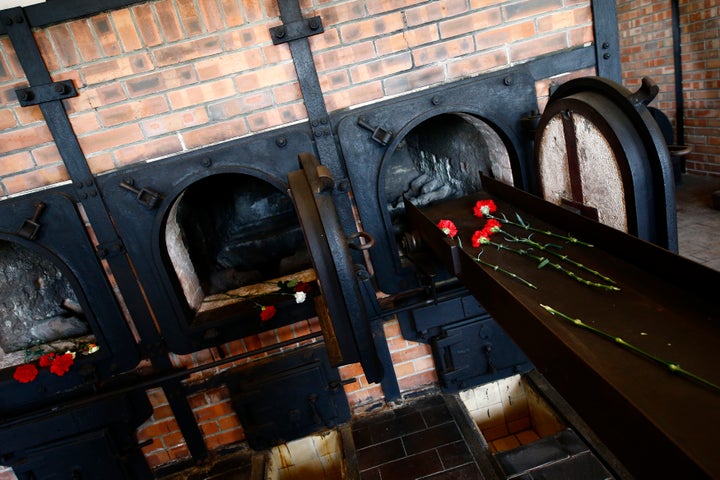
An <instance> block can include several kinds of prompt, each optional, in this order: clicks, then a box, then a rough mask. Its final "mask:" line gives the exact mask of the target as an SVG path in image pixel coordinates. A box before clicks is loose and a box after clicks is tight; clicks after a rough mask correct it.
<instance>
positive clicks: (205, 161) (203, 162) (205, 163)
mask: <svg viewBox="0 0 720 480" xmlns="http://www.w3.org/2000/svg"><path fill="white" fill-rule="evenodd" d="M200 164H201V165H202V166H203V167H205V168H207V167H209V166H211V165H212V158H210V157H203V159H202V160H200Z"/></svg>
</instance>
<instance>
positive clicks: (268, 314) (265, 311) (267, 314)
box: [260, 305, 277, 322]
mask: <svg viewBox="0 0 720 480" xmlns="http://www.w3.org/2000/svg"><path fill="white" fill-rule="evenodd" d="M276 312H277V310H276V309H275V307H273V306H272V305H269V306H267V307H265V306H263V307H262V308H261V310H260V320H262V321H263V322H267V321H268V320H270V319H271V318H272V317H274V316H275V313H276Z"/></svg>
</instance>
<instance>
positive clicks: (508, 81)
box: [503, 75, 515, 87]
mask: <svg viewBox="0 0 720 480" xmlns="http://www.w3.org/2000/svg"><path fill="white" fill-rule="evenodd" d="M514 82H515V79H514V78H513V77H512V75H508V76H507V77H505V78H503V83H504V84H505V85H507V86H508V87H509V86H510V85H512V84H513V83H514Z"/></svg>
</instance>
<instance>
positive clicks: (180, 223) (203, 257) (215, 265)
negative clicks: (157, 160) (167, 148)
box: [164, 173, 315, 326]
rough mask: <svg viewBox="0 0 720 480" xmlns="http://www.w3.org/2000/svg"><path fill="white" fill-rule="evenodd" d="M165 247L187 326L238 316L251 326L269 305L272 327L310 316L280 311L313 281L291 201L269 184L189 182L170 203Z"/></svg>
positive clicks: (222, 177) (229, 176)
mask: <svg viewBox="0 0 720 480" xmlns="http://www.w3.org/2000/svg"><path fill="white" fill-rule="evenodd" d="M164 242H165V247H166V248H167V254H168V257H169V259H170V262H171V263H172V269H173V270H174V272H175V275H176V278H177V280H178V282H179V284H180V287H181V288H182V292H183V294H184V298H185V299H186V301H187V304H188V306H189V308H190V310H191V312H193V313H192V318H191V319H190V322H191V323H192V324H193V326H198V325H203V324H208V323H213V322H220V321H224V320H227V319H228V318H229V317H236V316H238V315H239V316H243V317H249V318H250V319H253V320H254V321H253V323H254V324H257V323H258V322H259V321H261V320H262V318H261V316H262V315H261V313H262V312H263V307H269V306H273V307H275V309H276V312H277V313H276V315H277V318H276V320H278V319H283V318H285V319H290V318H292V319H295V320H299V319H301V318H298V317H306V316H308V315H310V316H312V315H313V312H312V311H311V310H310V311H309V310H308V309H306V308H300V309H299V310H298V309H296V308H293V309H290V310H288V309H287V308H283V307H286V306H290V305H292V304H297V303H298V302H297V300H299V298H300V297H296V296H295V295H293V293H295V291H296V289H297V288H298V286H303V285H305V286H304V287H302V288H304V289H305V290H308V291H309V290H310V289H312V286H311V283H312V282H314V280H315V274H314V272H313V271H312V269H311V266H312V264H311V261H310V258H309V256H308V250H307V247H306V245H305V241H304V238H303V233H302V230H301V228H300V224H299V222H298V218H297V216H296V214H295V210H294V207H293V204H292V201H291V199H290V197H289V196H288V195H287V193H286V192H283V191H282V190H280V189H279V188H277V187H276V186H274V185H272V184H271V183H269V182H267V181H264V180H262V179H260V178H257V177H255V176H252V175H246V174H240V173H225V174H218V175H212V176H209V177H205V178H203V179H201V180H198V181H196V182H194V183H193V184H191V185H190V186H189V187H188V188H186V189H185V190H184V191H183V192H182V193H181V194H180V195H179V196H178V197H177V198H176V200H175V201H174V203H173V204H172V207H171V208H170V212H169V215H168V218H167V221H166V224H165V237H164ZM303 298H304V297H303ZM301 303H304V302H301ZM309 303H311V302H309ZM266 315H268V314H266ZM263 318H264V317H263Z"/></svg>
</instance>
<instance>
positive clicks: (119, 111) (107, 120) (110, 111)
mask: <svg viewBox="0 0 720 480" xmlns="http://www.w3.org/2000/svg"><path fill="white" fill-rule="evenodd" d="M169 110H170V107H169V106H168V104H167V101H166V100H165V97H164V96H160V95H158V96H155V97H147V98H143V99H142V100H138V101H135V102H128V103H123V104H120V105H116V106H113V107H109V108H103V109H98V117H99V118H100V122H101V123H102V125H103V126H105V127H113V126H115V125H120V124H121V123H127V122H132V121H137V120H141V119H143V118H146V117H150V116H153V115H158V114H161V113H165V112H167V111H169Z"/></svg>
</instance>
